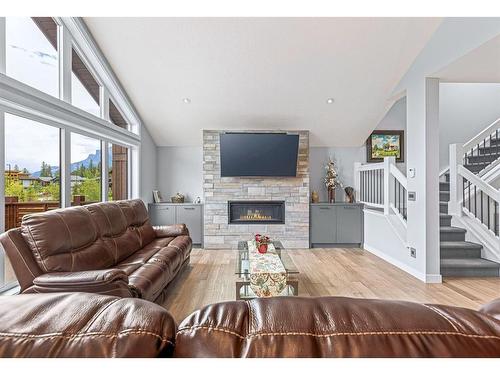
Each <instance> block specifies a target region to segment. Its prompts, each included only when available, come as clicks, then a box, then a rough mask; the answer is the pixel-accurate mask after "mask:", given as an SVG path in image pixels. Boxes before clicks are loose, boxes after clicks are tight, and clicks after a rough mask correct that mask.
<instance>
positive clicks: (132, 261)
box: [115, 237, 173, 275]
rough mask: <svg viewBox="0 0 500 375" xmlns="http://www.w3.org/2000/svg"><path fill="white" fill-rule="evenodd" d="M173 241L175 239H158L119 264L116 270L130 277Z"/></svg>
mask: <svg viewBox="0 0 500 375" xmlns="http://www.w3.org/2000/svg"><path fill="white" fill-rule="evenodd" d="M172 240H173V237H166V238H157V239H155V240H153V241H152V242H150V243H149V244H147V245H146V246H144V247H143V248H142V249H140V250H138V251H136V252H135V253H133V254H132V255H131V256H129V257H128V258H127V259H124V260H123V261H121V262H120V263H118V264H117V265H116V266H115V268H118V269H121V270H123V271H125V273H126V274H127V275H130V274H131V273H132V272H134V271H135V270H136V269H138V268H139V267H141V266H142V265H144V264H145V263H146V262H147V261H148V260H149V259H150V258H151V257H152V256H153V255H155V254H156V253H157V252H158V251H159V250H160V249H161V248H163V247H166V246H167V245H168V244H169V243H170V242H171V241H172Z"/></svg>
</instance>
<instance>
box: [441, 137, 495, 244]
mask: <svg viewBox="0 0 500 375" xmlns="http://www.w3.org/2000/svg"><path fill="white" fill-rule="evenodd" d="M464 148H465V147H464V145H462V144H453V145H450V201H449V203H448V211H449V213H450V214H452V215H456V216H458V217H461V216H464V215H465V216H468V217H470V218H471V219H473V220H475V221H476V222H478V223H480V224H481V227H482V228H483V229H484V230H485V231H486V232H489V233H490V234H492V235H494V236H495V237H497V238H498V237H499V233H498V227H499V222H498V221H499V218H498V217H499V202H500V191H499V190H498V189H496V188H495V187H493V186H492V185H490V184H489V183H488V182H486V181H485V180H484V179H483V178H481V177H480V176H478V175H477V174H474V173H472V172H471V171H469V170H468V169H467V168H466V165H464V164H463V162H464V160H465V159H464V158H463V155H464V153H463V150H464Z"/></svg>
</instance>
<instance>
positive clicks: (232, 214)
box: [228, 201, 285, 224]
mask: <svg viewBox="0 0 500 375" xmlns="http://www.w3.org/2000/svg"><path fill="white" fill-rule="evenodd" d="M228 214H229V215H228V216H229V224H285V201H229V202H228Z"/></svg>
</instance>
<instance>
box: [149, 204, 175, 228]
mask: <svg viewBox="0 0 500 375" xmlns="http://www.w3.org/2000/svg"><path fill="white" fill-rule="evenodd" d="M149 217H150V218H151V224H153V225H172V224H175V207H172V206H160V205H155V206H150V211H149Z"/></svg>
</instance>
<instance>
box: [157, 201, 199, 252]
mask: <svg viewBox="0 0 500 375" xmlns="http://www.w3.org/2000/svg"><path fill="white" fill-rule="evenodd" d="M149 217H150V218H151V224H153V225H172V224H186V226H187V228H188V229H189V235H190V236H191V238H192V239H193V244H194V245H200V246H201V245H202V239H203V205H201V204H195V203H151V204H149Z"/></svg>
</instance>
